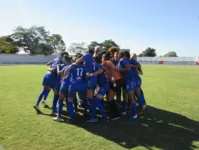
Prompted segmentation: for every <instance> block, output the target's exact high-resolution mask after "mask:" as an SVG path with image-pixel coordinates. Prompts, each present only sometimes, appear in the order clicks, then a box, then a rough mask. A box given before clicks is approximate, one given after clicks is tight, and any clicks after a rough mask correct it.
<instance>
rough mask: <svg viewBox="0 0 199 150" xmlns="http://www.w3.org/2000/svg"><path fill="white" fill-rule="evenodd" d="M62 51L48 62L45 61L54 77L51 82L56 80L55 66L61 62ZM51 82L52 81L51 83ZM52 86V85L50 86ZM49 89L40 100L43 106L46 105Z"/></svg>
mask: <svg viewBox="0 0 199 150" xmlns="http://www.w3.org/2000/svg"><path fill="white" fill-rule="evenodd" d="M63 54H64V53H61V54H60V56H59V57H58V58H55V59H53V60H52V61H50V62H48V63H47V66H50V68H51V71H52V72H53V76H54V79H53V80H52V82H55V80H56V67H57V65H58V64H63V63H64V62H63V59H62V55H63ZM52 84H53V83H52ZM52 87H53V86H52ZM49 92H50V90H49V91H48V92H46V94H45V95H44V100H43V101H42V104H44V107H48V105H47V103H46V100H47V97H48V94H49Z"/></svg>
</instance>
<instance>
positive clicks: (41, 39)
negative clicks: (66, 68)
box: [0, 26, 177, 57]
mask: <svg viewBox="0 0 199 150" xmlns="http://www.w3.org/2000/svg"><path fill="white" fill-rule="evenodd" d="M95 46H100V47H102V48H103V49H104V50H108V49H109V48H110V47H111V46H115V47H118V48H120V46H119V45H118V44H117V43H116V42H115V41H113V40H111V39H108V40H105V41H103V42H102V43H98V42H97V41H92V42H91V43H90V44H89V45H86V44H85V43H83V42H82V43H72V44H70V45H69V46H68V48H67V51H68V52H69V53H71V54H75V53H85V51H86V50H88V49H89V50H94V47H95ZM20 49H22V50H24V51H25V52H26V53H28V54H30V55H38V54H41V55H51V54H53V53H61V52H65V51H66V44H65V42H64V40H63V38H62V36H61V35H60V34H51V33H50V32H49V31H48V30H46V29H45V27H43V26H31V27H30V28H24V27H22V26H18V27H17V28H16V29H14V30H13V33H12V34H11V35H7V36H1V37H0V54H16V53H17V52H19V50H20ZM138 56H139V57H155V56H156V49H154V48H151V47H148V48H147V49H146V50H144V51H143V52H142V53H141V54H139V55H138ZM164 57H177V54H176V53H175V52H168V53H167V54H165V55H164Z"/></svg>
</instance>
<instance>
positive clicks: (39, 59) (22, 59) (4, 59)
mask: <svg viewBox="0 0 199 150" xmlns="http://www.w3.org/2000/svg"><path fill="white" fill-rule="evenodd" d="M55 57H56V55H50V56H43V55H37V56H30V55H0V64H45V63H47V62H49V61H51V60H52V59H54V58H55Z"/></svg>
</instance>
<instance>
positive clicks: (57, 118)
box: [53, 117, 61, 121]
mask: <svg viewBox="0 0 199 150" xmlns="http://www.w3.org/2000/svg"><path fill="white" fill-rule="evenodd" d="M53 120H54V121H61V118H59V117H55V118H53Z"/></svg>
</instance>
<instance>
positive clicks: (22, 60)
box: [0, 55, 199, 65]
mask: <svg viewBox="0 0 199 150" xmlns="http://www.w3.org/2000/svg"><path fill="white" fill-rule="evenodd" d="M55 57H57V56H56V55H50V56H43V55H37V56H29V55H0V64H45V63H47V62H49V61H51V60H52V59H54V58H55ZM137 60H138V62H140V63H141V64H161V63H160V62H163V63H162V64H173V65H196V63H197V62H198V63H199V57H138V58H137Z"/></svg>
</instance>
